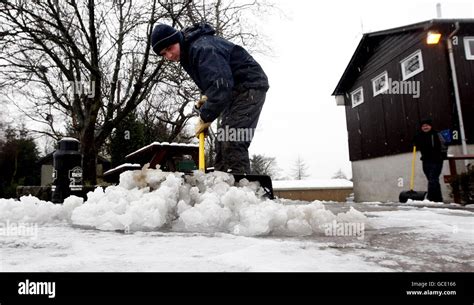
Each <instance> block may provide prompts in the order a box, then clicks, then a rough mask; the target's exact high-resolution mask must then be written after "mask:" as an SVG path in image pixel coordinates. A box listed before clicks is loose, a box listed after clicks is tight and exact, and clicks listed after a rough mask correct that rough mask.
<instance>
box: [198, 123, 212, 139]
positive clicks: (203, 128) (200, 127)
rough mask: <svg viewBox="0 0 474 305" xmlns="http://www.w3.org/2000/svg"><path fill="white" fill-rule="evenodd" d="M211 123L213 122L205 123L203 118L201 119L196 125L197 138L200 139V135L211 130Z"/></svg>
mask: <svg viewBox="0 0 474 305" xmlns="http://www.w3.org/2000/svg"><path fill="white" fill-rule="evenodd" d="M211 123H212V122H207V123H206V122H204V121H203V120H202V119H201V118H199V121H198V122H197V124H196V128H195V135H196V137H198V138H199V134H200V133H201V132H204V133H205V134H207V129H208V128H209V126H211Z"/></svg>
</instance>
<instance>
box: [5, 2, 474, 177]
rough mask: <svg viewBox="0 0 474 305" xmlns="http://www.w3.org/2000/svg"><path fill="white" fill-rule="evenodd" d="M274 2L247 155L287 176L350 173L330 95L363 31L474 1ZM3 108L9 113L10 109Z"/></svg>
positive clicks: (455, 11) (340, 116)
mask: <svg viewBox="0 0 474 305" xmlns="http://www.w3.org/2000/svg"><path fill="white" fill-rule="evenodd" d="M270 1H271V0H270ZM273 1H274V2H275V3H276V5H277V7H278V8H279V10H280V12H277V11H276V12H275V13H272V14H269V15H266V16H265V18H261V20H260V24H258V25H257V26H258V27H259V32H260V33H262V34H263V35H264V36H265V37H267V38H266V41H265V43H266V44H267V45H268V46H269V47H270V48H271V50H272V51H271V55H263V54H253V55H254V57H255V58H256V59H257V61H258V62H259V63H260V64H261V65H262V67H263V69H264V70H265V72H266V73H267V75H268V78H269V82H270V87H271V88H270V90H269V91H268V94H267V99H266V102H265V106H264V108H263V111H262V114H261V116H260V121H259V125H258V127H257V132H256V134H255V137H254V140H253V142H252V145H251V146H250V154H264V155H266V156H270V157H276V160H277V163H278V165H279V167H280V168H281V169H282V175H283V176H288V177H290V176H291V169H292V168H293V167H294V163H295V160H296V159H297V158H298V156H300V157H301V158H302V159H303V160H304V161H305V163H306V164H307V166H308V174H309V175H310V176H309V177H308V179H320V178H330V177H331V176H332V175H333V174H334V173H335V172H336V171H337V170H338V169H342V170H343V171H344V172H345V173H346V175H347V176H348V177H351V176H352V173H351V163H350V161H349V153H348V145H347V130H346V122H345V114H344V107H341V106H336V103H335V100H334V97H333V96H331V93H332V92H333V90H334V88H335V86H336V85H337V82H338V81H339V79H340V77H341V75H342V73H343V72H344V69H345V68H346V66H347V64H348V63H349V60H350V58H351V56H352V54H353V52H354V50H355V48H356V47H357V44H358V43H359V41H360V39H361V37H362V33H367V32H372V31H378V30H384V29H389V28H393V27H398V26H403V25H407V24H412V23H417V22H421V21H425V20H429V19H433V18H435V17H436V3H438V2H439V3H441V5H442V13H443V18H474V1H465V0H463V1H425V0H399V1H353V0H331V1H324V2H323V1H315V0H291V1H290V0H285V1H277V0H273ZM10 108H11V107H10ZM4 111H5V112H6V113H4V114H5V117H6V118H8V117H10V114H9V113H13V112H14V110H12V109H5V108H4Z"/></svg>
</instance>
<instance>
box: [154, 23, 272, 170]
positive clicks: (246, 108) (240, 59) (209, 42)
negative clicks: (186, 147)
mask: <svg viewBox="0 0 474 305" xmlns="http://www.w3.org/2000/svg"><path fill="white" fill-rule="evenodd" d="M151 42H152V48H153V51H154V52H155V53H156V54H158V55H161V56H163V57H164V58H166V59H167V60H170V61H175V62H179V63H180V64H181V66H182V67H183V68H184V70H185V71H186V72H187V73H188V74H189V76H190V77H191V78H192V79H193V81H194V82H195V83H196V85H197V86H198V87H199V89H200V90H201V93H202V94H203V95H204V96H205V97H202V98H201V100H200V101H199V102H198V103H196V106H195V108H196V109H197V110H198V111H199V112H200V115H199V121H198V123H197V125H196V136H198V135H199V134H200V133H201V132H206V130H207V129H208V128H209V126H210V125H211V123H212V122H213V121H214V120H215V119H217V118H218V117H221V124H220V128H222V129H225V130H234V131H236V130H237V129H242V130H248V131H249V130H252V131H254V130H255V128H256V126H257V122H258V118H259V116H260V112H261V111H262V107H263V104H264V102H265V95H266V92H267V90H268V88H269V85H268V80H267V76H266V75H265V72H263V69H262V67H261V66H260V65H259V64H258V63H257V62H256V61H255V59H254V58H253V57H252V56H251V55H250V54H249V53H248V52H247V51H246V50H245V49H244V48H242V47H241V46H238V45H236V44H234V43H232V42H230V41H228V40H226V39H224V38H222V37H219V36H217V35H215V30H214V29H213V28H212V27H211V26H210V25H209V24H207V23H197V24H195V25H193V26H191V27H188V28H185V29H183V30H182V31H179V30H177V29H175V28H173V27H170V26H169V25H165V24H158V25H157V26H156V27H155V28H154V29H153V33H152V34H151ZM249 133H251V134H252V135H253V132H249ZM251 141H252V139H251V138H250V137H249V138H246V139H244V140H240V141H239V140H236V141H233V140H229V139H227V137H225V140H220V139H219V138H217V141H216V147H215V149H216V158H215V164H214V168H215V169H216V170H219V171H225V172H233V173H242V174H244V173H246V174H250V161H249V153H248V148H249V146H250V142H251Z"/></svg>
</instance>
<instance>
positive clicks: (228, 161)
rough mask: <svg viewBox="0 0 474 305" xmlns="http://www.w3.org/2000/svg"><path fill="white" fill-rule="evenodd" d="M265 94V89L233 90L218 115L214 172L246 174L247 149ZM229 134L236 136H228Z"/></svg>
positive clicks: (248, 170)
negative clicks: (229, 98) (220, 113)
mask: <svg viewBox="0 0 474 305" xmlns="http://www.w3.org/2000/svg"><path fill="white" fill-rule="evenodd" d="M266 92H267V89H247V88H241V89H240V90H239V89H237V90H234V92H233V94H232V102H231V104H230V105H229V107H227V109H225V110H224V111H223V112H222V115H221V121H220V124H219V127H218V130H217V134H216V146H215V147H216V160H215V165H214V167H215V169H216V170H218V171H224V172H228V171H229V170H230V171H232V172H234V173H247V174H250V160H249V151H248V148H249V146H250V143H251V141H252V138H253V135H254V134H255V129H256V127H257V123H258V118H259V116H260V112H261V111H262V107H263V104H264V102H265V96H266ZM232 133H233V134H234V136H237V137H232Z"/></svg>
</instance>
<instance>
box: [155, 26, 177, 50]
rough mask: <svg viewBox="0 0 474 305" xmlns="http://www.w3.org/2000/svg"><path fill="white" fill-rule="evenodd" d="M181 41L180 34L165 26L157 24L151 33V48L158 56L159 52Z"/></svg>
mask: <svg viewBox="0 0 474 305" xmlns="http://www.w3.org/2000/svg"><path fill="white" fill-rule="evenodd" d="M180 40H181V32H180V31H178V30H177V29H175V28H173V27H171V26H169V25H166V24H162V23H160V24H158V25H156V26H155V28H154V29H153V32H152V33H151V46H152V48H153V51H154V52H155V53H156V54H158V55H160V52H161V51H162V50H163V49H165V48H167V47H169V46H170V45H172V44H175V43H177V42H179V41H180Z"/></svg>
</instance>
